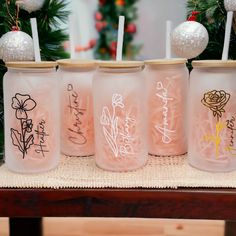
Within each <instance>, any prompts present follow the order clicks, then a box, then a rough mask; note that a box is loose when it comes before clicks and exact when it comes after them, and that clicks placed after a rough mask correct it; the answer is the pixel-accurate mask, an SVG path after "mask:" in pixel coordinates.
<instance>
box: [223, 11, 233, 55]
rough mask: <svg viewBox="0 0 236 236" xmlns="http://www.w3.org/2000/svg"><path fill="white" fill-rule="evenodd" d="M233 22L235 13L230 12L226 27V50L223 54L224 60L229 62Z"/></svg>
mask: <svg viewBox="0 0 236 236" xmlns="http://www.w3.org/2000/svg"><path fill="white" fill-rule="evenodd" d="M232 21H233V12H232V11H228V12H227V21H226V27H225V41H224V49H223V53H222V60H228V57H229V42H230V34H231V28H232Z"/></svg>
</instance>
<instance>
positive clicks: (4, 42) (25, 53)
mask: <svg viewBox="0 0 236 236" xmlns="http://www.w3.org/2000/svg"><path fill="white" fill-rule="evenodd" d="M0 58H1V59H2V60H3V61H4V62H7V61H33V60H34V45H33V39H32V38H31V37H30V36H29V35H28V34H26V33H24V32H22V31H10V32H7V33H6V34H4V35H3V36H2V37H1V39H0Z"/></svg>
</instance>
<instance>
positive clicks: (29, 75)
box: [3, 62, 60, 173]
mask: <svg viewBox="0 0 236 236" xmlns="http://www.w3.org/2000/svg"><path fill="white" fill-rule="evenodd" d="M6 65H7V67H8V71H7V73H6V74H5V76H4V81H3V82H4V83H3V86H4V87H3V90H4V115H5V161H6V165H7V167H8V168H9V169H10V170H12V171H16V172H21V173H36V172H44V171H47V170H50V169H52V168H54V167H56V166H57V164H58V162H59V158H60V147H59V145H60V140H59V136H60V132H59V130H60V129H59V102H58V101H59V87H58V86H59V84H58V79H57V75H56V65H57V64H56V63H55V62H38V63H37V62H8V63H6Z"/></svg>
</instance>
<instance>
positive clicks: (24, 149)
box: [20, 119, 27, 159]
mask: <svg viewBox="0 0 236 236" xmlns="http://www.w3.org/2000/svg"><path fill="white" fill-rule="evenodd" d="M20 126H21V135H22V143H23V159H24V158H25V154H26V153H27V152H26V148H25V131H24V128H23V119H20Z"/></svg>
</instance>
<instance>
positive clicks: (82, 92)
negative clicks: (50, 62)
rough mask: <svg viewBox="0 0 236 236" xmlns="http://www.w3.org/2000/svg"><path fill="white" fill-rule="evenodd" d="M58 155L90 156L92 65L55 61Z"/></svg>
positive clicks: (80, 62) (91, 148) (80, 61)
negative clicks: (58, 81) (57, 65)
mask: <svg viewBox="0 0 236 236" xmlns="http://www.w3.org/2000/svg"><path fill="white" fill-rule="evenodd" d="M58 64H59V71H58V73H59V77H60V84H61V88H60V91H61V92H60V94H61V152H62V153H63V154H65V155H69V156H91V155H94V128H93V99H92V79H93V76H94V72H95V62H94V61H83V60H59V61H58Z"/></svg>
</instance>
